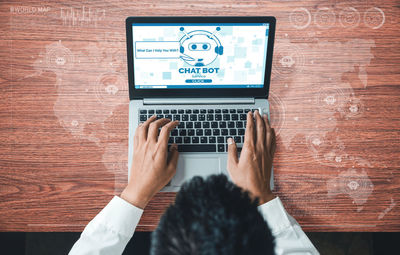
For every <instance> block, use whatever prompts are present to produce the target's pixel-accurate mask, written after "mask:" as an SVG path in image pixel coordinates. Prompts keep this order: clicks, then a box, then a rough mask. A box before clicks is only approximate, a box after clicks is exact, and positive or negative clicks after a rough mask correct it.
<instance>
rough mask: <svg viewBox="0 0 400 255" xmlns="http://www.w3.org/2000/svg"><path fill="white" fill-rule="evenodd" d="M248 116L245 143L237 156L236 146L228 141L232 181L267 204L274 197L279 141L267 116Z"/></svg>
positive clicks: (258, 114)
mask: <svg viewBox="0 0 400 255" xmlns="http://www.w3.org/2000/svg"><path fill="white" fill-rule="evenodd" d="M254 115H255V123H254V120H253V114H252V113H251V112H249V113H247V125H246V133H245V139H244V144H243V148H242V152H241V154H240V160H238V156H237V148H236V144H235V142H234V141H233V139H232V138H229V139H228V144H229V146H228V171H229V174H230V176H231V178H232V181H233V182H234V183H235V184H236V185H238V186H239V187H241V188H242V189H244V190H247V191H250V193H251V194H252V195H253V196H255V197H258V198H259V200H260V201H259V203H260V205H261V204H264V203H266V202H268V201H270V200H272V199H273V198H274V197H275V196H274V195H273V194H272V192H271V188H270V178H271V168H272V160H273V158H274V153H275V148H276V141H275V140H276V139H275V130H274V129H273V128H271V126H270V124H269V121H268V117H267V115H265V114H264V116H263V117H261V115H260V113H259V112H258V111H255V112H254Z"/></svg>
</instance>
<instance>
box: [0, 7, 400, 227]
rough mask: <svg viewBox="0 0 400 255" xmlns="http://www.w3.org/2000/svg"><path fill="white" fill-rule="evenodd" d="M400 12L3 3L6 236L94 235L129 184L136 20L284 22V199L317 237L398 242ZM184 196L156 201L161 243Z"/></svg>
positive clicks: (275, 86) (277, 119) (274, 101)
mask: <svg viewBox="0 0 400 255" xmlns="http://www.w3.org/2000/svg"><path fill="white" fill-rule="evenodd" d="M399 6H400V2H399V1H393V0H389V1H288V0H285V1H261V0H260V1H228V0H223V1H215V0H213V1H211V0H208V1H192V2H190V1H177V0H173V1H147V0H144V1H143V0H142V1H115V0H107V1H66V2H64V1H59V2H56V1H37V0H31V1H1V3H0V60H1V61H0V90H1V91H0V139H1V142H0V231H82V230H83V228H84V226H85V225H86V224H87V223H88V222H89V221H90V220H91V219H92V218H93V217H94V216H95V215H96V214H97V213H98V212H99V211H100V210H101V209H102V208H103V207H104V206H105V205H106V204H107V202H108V201H109V200H110V199H111V198H112V197H113V196H114V195H119V194H120V192H121V190H122V189H123V187H124V186H125V185H126V183H127V153H128V103H129V98H128V81H127V70H126V46H125V27H124V21H125V18H126V17H128V16H182V15H185V16H193V15H201V16H203V15H204V16H215V15H217V16H256V15H266V16H275V17H276V18H277V31H276V40H275V52H274V62H273V72H272V81H271V94H270V98H269V99H270V102H271V118H272V124H273V125H274V126H275V127H276V129H277V130H278V149H277V155H276V159H275V162H274V171H275V192H276V194H278V195H279V196H280V197H281V199H282V200H283V203H284V205H285V207H286V208H287V210H288V211H289V213H291V214H292V215H293V216H294V217H295V218H296V219H297V220H298V221H299V223H300V224H301V225H302V226H303V228H304V230H305V231H400V209H399V202H400V172H399V170H400V169H399V168H400V157H399V156H400V141H399V135H400V132H399V131H400V111H399V110H400V97H399V95H400V86H399V81H400V69H399V65H400V38H399V35H400V31H399V28H400V27H399V15H400V10H399ZM174 196H175V194H174V193H162V194H158V195H157V196H156V197H155V198H154V199H153V200H152V201H151V203H150V204H149V205H148V207H147V208H146V210H145V212H144V214H143V217H142V219H141V221H140V223H139V226H138V228H137V229H138V230H140V231H151V230H153V229H154V228H155V227H156V225H157V223H158V220H159V218H160V216H161V214H162V213H163V211H164V210H165V208H166V207H167V206H168V205H169V204H170V203H171V202H173V200H174Z"/></svg>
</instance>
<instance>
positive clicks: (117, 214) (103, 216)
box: [96, 196, 143, 237]
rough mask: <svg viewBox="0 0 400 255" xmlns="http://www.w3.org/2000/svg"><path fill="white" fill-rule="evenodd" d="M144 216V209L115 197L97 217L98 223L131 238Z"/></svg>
mask: <svg viewBox="0 0 400 255" xmlns="http://www.w3.org/2000/svg"><path fill="white" fill-rule="evenodd" d="M142 214H143V210H142V209H140V208H138V207H136V206H134V205H132V204H130V203H128V202H127V201H125V200H123V199H122V198H120V197H118V196H114V198H113V199H112V200H111V201H110V202H109V203H108V205H107V206H106V207H104V209H103V210H102V211H101V212H100V213H99V214H98V215H97V216H96V221H97V222H99V223H100V224H102V225H105V226H106V227H107V228H108V229H110V230H112V231H115V232H117V233H120V234H121V235H124V236H127V237H131V236H132V235H133V233H134V232H135V228H136V226H137V224H138V223H139V221H140V217H141V216H142Z"/></svg>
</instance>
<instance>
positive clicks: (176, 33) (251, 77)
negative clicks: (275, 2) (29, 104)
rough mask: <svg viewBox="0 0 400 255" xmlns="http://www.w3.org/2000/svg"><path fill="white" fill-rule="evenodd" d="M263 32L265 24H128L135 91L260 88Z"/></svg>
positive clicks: (265, 35) (264, 47)
mask: <svg viewBox="0 0 400 255" xmlns="http://www.w3.org/2000/svg"><path fill="white" fill-rule="evenodd" d="M268 32H269V24H268V23H238V24H233V23H225V24H215V23H201V24H200V23H187V24H176V23H174V24H166V23H159V24H155V23H140V24H133V25H132V37H133V65H134V77H135V88H136V89H182V88H184V89H187V88H196V89H198V88H262V87H263V86H264V76H265V65H266V57H267V43H268Z"/></svg>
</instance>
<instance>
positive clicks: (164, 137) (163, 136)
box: [158, 120, 179, 150]
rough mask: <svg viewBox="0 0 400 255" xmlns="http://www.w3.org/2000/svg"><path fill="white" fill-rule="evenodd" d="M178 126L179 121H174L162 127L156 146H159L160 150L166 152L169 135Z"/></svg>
mask: <svg viewBox="0 0 400 255" xmlns="http://www.w3.org/2000/svg"><path fill="white" fill-rule="evenodd" d="M178 125H179V121H177V120H175V121H172V122H170V123H168V124H166V125H165V126H163V127H162V129H161V132H160V136H159V137H158V144H159V145H161V149H165V150H167V146H168V139H169V135H170V133H171V131H172V129H174V128H176V127H177V126H178Z"/></svg>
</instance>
